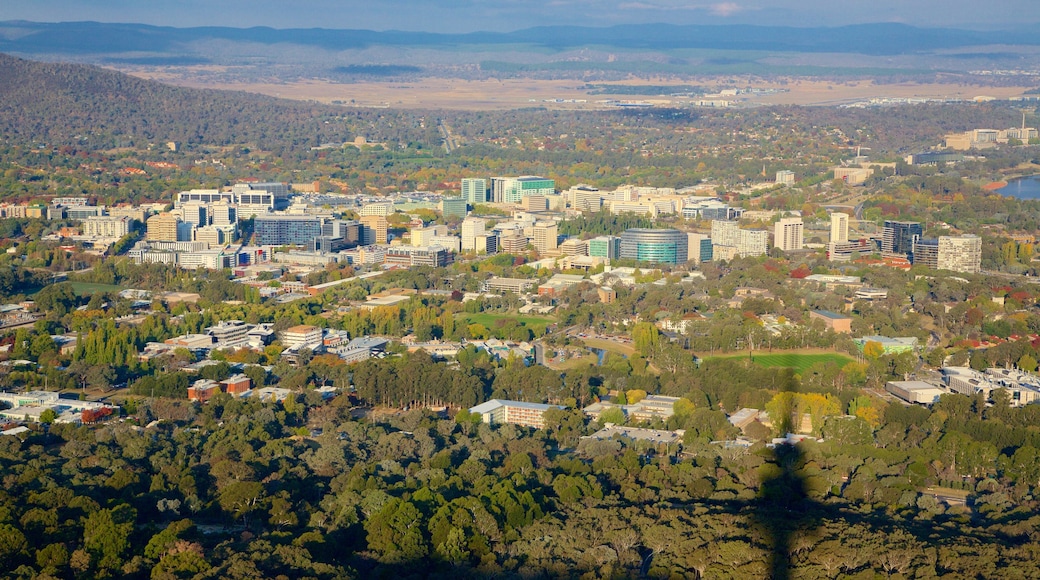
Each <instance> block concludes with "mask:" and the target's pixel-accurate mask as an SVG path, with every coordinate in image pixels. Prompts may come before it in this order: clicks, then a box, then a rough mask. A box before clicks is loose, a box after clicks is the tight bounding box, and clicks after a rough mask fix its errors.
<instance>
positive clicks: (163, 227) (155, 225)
mask: <svg viewBox="0 0 1040 580" xmlns="http://www.w3.org/2000/svg"><path fill="white" fill-rule="evenodd" d="M181 223H182V222H181V219H180V218H179V217H177V216H175V215H173V214H172V213H161V214H159V215H153V216H152V217H150V218H148V221H147V222H145V224H146V226H147V228H148V233H147V234H146V236H145V238H146V239H147V240H148V241H150V242H176V241H178V239H177V233H178V226H179V225H180V224H181Z"/></svg>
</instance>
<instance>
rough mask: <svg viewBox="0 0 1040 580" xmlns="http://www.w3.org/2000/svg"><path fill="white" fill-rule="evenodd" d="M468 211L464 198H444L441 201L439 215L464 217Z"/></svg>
mask: <svg viewBox="0 0 1040 580" xmlns="http://www.w3.org/2000/svg"><path fill="white" fill-rule="evenodd" d="M468 211H469V206H468V202H467V201H466V198H464V197H445V198H443V199H442V200H441V215H443V216H444V217H446V218H447V217H466V213H467V212H468Z"/></svg>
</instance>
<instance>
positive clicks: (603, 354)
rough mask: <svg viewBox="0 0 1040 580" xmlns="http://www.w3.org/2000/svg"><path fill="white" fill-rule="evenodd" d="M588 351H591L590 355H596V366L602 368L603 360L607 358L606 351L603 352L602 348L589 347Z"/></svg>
mask: <svg viewBox="0 0 1040 580" xmlns="http://www.w3.org/2000/svg"><path fill="white" fill-rule="evenodd" d="M589 350H590V351H592V354H594V355H596V359H598V360H597V361H596V366H599V367H601V366H603V359H604V358H605V357H606V356H607V351H605V350H603V349H602V348H591V347H589Z"/></svg>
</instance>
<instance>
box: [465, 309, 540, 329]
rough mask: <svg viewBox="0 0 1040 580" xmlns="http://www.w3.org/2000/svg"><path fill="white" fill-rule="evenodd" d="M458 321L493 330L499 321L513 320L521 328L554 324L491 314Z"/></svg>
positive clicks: (472, 315)
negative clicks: (521, 326) (480, 325)
mask: <svg viewBox="0 0 1040 580" xmlns="http://www.w3.org/2000/svg"><path fill="white" fill-rule="evenodd" d="M459 320H461V321H463V322H465V323H466V324H483V325H484V326H485V327H487V328H494V326H495V322H497V321H499V320H515V321H517V322H519V323H520V324H521V325H523V326H537V325H539V324H552V323H553V322H556V321H555V320H553V319H552V318H542V317H539V316H522V315H520V314H491V313H486V312H483V313H480V314H464V315H461V316H460V317H459Z"/></svg>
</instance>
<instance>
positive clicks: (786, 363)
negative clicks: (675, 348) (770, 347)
mask: <svg viewBox="0 0 1040 580" xmlns="http://www.w3.org/2000/svg"><path fill="white" fill-rule="evenodd" d="M719 358H743V359H747V354H742V355H727V356H716V357H707V359H706V360H708V359H719ZM752 360H753V361H754V363H755V364H756V365H759V366H763V367H766V368H769V367H783V368H793V369H794V370H795V371H796V372H799V373H802V372H805V371H806V370H807V369H808V368H809V367H811V366H813V365H814V364H816V363H828V362H833V363H837V364H839V365H842V366H844V365H845V364H847V363H850V362H852V357H850V356H848V355H844V354H838V353H834V352H829V353H796V352H776V353H768V354H755V355H754V356H753V357H752Z"/></svg>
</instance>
